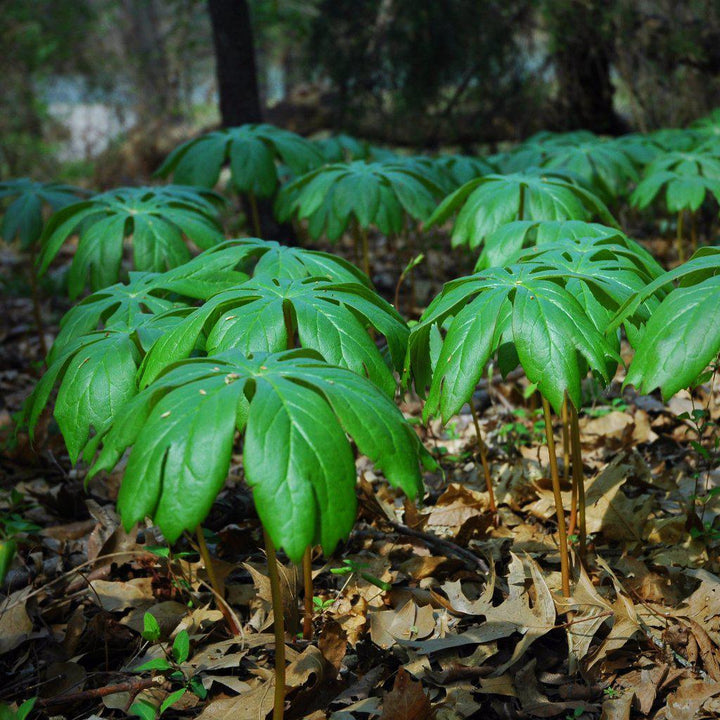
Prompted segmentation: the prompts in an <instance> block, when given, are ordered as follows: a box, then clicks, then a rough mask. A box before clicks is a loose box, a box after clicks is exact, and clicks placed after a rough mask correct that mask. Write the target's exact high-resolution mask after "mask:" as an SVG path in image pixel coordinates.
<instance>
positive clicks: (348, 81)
mask: <svg viewBox="0 0 720 720" xmlns="http://www.w3.org/2000/svg"><path fill="white" fill-rule="evenodd" d="M532 6H533V3H532V1H531V0H511V1H510V2H506V3H495V2H485V3H478V2H475V0H445V1H443V2H438V0H394V1H389V0H359V1H357V0H321V2H320V5H319V12H318V14H317V16H316V17H315V20H314V22H313V25H312V32H311V41H310V60H311V62H312V63H313V64H314V65H316V66H317V68H318V70H319V71H321V72H322V73H323V74H325V75H326V76H327V77H328V78H329V80H330V82H331V83H332V85H333V87H334V89H335V90H336V91H337V93H338V99H337V102H338V105H339V108H338V109H339V114H340V117H341V119H342V121H343V122H344V123H347V124H349V125H350V126H352V124H353V122H357V121H358V120H360V119H363V118H365V117H367V115H368V114H371V113H376V114H379V115H380V116H381V117H383V118H385V119H386V120H393V119H397V118H398V117H402V116H412V117H415V118H417V117H418V115H421V114H422V115H425V117H426V118H427V119H429V120H430V122H431V128H432V129H434V130H435V132H437V131H438V130H439V126H442V125H443V124H445V123H448V122H451V121H452V119H453V112H454V110H455V109H456V108H457V107H458V105H465V106H467V105H468V104H473V109H474V110H475V112H476V117H475V122H476V127H477V128H480V127H482V126H483V123H492V121H493V119H494V118H495V117H497V115H498V114H501V113H502V111H503V109H505V108H506V107H507V106H508V103H512V102H513V100H515V99H516V98H517V97H518V95H522V94H523V93H524V92H525V90H526V86H527V84H528V83H529V81H530V79H531V76H530V74H529V72H528V70H529V67H528V66H529V63H528V59H529V58H528V54H527V52H526V49H523V48H522V39H523V35H522V33H521V32H519V31H520V30H521V28H522V27H525V25H526V22H527V21H528V19H529V17H530V15H531V12H530V11H531V9H532Z"/></svg>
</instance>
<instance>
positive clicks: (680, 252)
mask: <svg viewBox="0 0 720 720" xmlns="http://www.w3.org/2000/svg"><path fill="white" fill-rule="evenodd" d="M682 234H683V211H682V210H681V211H680V212H679V213H678V219H677V233H676V235H675V250H676V251H677V256H678V260H679V261H680V262H681V263H684V262H685V248H684V247H683V241H682Z"/></svg>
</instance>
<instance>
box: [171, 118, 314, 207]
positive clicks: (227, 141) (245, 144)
mask: <svg viewBox="0 0 720 720" xmlns="http://www.w3.org/2000/svg"><path fill="white" fill-rule="evenodd" d="M323 161H324V160H323V157H322V155H321V153H320V152H319V151H318V149H317V148H316V147H315V146H314V145H313V143H311V142H310V141H309V140H305V139H304V138H302V137H300V136H299V135H296V134H295V133H292V132H289V131H288V130H282V129H280V128H277V127H274V126H272V125H267V124H264V123H261V124H248V125H240V126H239V127H231V128H225V129H223V130H216V131H214V132H211V133H208V134H207V135H203V136H202V137H200V138H196V139H195V140H190V141H189V142H186V143H184V144H183V145H181V146H180V147H178V148H176V149H175V150H174V151H173V152H172V153H171V154H170V155H169V156H168V157H167V159H166V160H165V162H164V163H163V164H162V165H161V166H160V168H159V169H158V171H157V174H158V175H160V176H162V177H166V176H168V175H171V174H172V175H173V177H174V179H175V181H176V182H179V183H187V184H190V185H202V186H204V187H209V188H211V187H214V186H215V185H216V183H217V181H218V177H219V176H220V170H221V169H222V167H223V166H224V165H226V164H229V166H230V172H231V177H232V183H233V185H234V186H235V187H236V188H237V189H238V190H239V191H240V192H243V193H253V194H254V195H257V196H258V197H270V196H271V195H273V193H274V192H275V190H276V188H277V186H278V182H279V181H278V163H279V162H282V163H284V164H285V165H287V166H288V167H289V168H290V170H291V171H292V172H293V173H294V174H296V175H297V174H302V173H304V172H307V171H308V170H310V169H312V168H314V167H317V166H319V165H322V163H323Z"/></svg>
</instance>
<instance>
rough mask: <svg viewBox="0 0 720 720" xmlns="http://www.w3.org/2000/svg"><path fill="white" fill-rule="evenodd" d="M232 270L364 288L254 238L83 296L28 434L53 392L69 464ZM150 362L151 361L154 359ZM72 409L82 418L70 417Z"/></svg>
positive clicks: (64, 326)
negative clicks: (167, 337) (169, 335)
mask: <svg viewBox="0 0 720 720" xmlns="http://www.w3.org/2000/svg"><path fill="white" fill-rule="evenodd" d="M239 268H246V269H247V270H248V272H252V273H254V276H255V278H256V279H260V278H262V277H273V276H277V277H280V278H282V279H283V280H285V281H287V280H289V279H293V278H305V277H309V276H311V275H312V276H314V277H316V278H318V277H324V278H326V279H327V280H328V281H335V282H336V283H341V284H342V283H354V284H358V285H359V286H360V287H363V288H367V287H368V285H369V281H368V280H367V278H366V277H365V276H364V275H363V274H362V273H361V272H360V271H359V270H357V268H355V267H354V266H352V265H351V264H350V263H348V262H346V261H345V260H343V259H342V258H335V257H334V256H332V255H328V254H326V253H319V252H315V251H311V250H302V249H300V248H289V247H285V246H282V245H279V244H278V243H276V242H265V241H263V240H258V239H255V238H247V239H242V240H230V241H227V242H226V243H223V244H222V245H217V246H215V247H213V248H211V249H210V250H207V251H205V252H204V253H201V254H200V255H198V256H197V257H196V258H194V259H193V260H191V261H190V262H188V263H185V264H184V265H180V266H179V267H177V268H174V269H172V270H169V271H166V272H164V273H132V272H131V273H130V281H129V283H127V284H123V283H118V284H116V285H113V286H111V287H109V288H105V289H103V290H99V291H97V292H95V293H93V294H91V295H89V296H88V297H87V298H85V299H84V300H83V301H82V302H80V303H78V304H77V305H76V306H75V307H74V308H72V309H71V310H70V311H69V312H68V313H66V315H65V317H63V319H62V321H61V323H60V332H59V333H58V336H57V338H56V339H55V342H54V344H53V346H52V348H51V350H50V353H49V354H48V371H47V372H46V373H45V375H44V376H43V378H42V379H41V381H40V382H39V383H38V385H37V387H36V388H35V390H34V391H33V393H32V395H31V396H30V398H28V400H27V401H26V403H25V406H24V408H23V413H22V418H23V420H24V422H27V423H28V425H29V427H30V431H31V434H32V431H33V428H34V426H35V424H36V423H37V420H38V418H39V417H40V413H41V412H42V411H43V409H44V408H45V406H46V405H47V403H48V401H49V399H50V395H51V393H52V389H53V387H54V386H55V385H59V393H58V399H57V401H56V403H55V411H54V414H55V418H56V420H57V421H58V424H59V426H60V429H61V432H62V433H63V436H64V438H65V442H66V445H67V447H68V450H69V452H70V458H71V461H72V462H73V463H75V462H76V461H77V459H78V458H79V457H80V455H81V454H82V453H83V452H84V450H85V448H86V447H87V445H88V442H89V440H90V438H91V436H92V434H93V432H97V431H99V430H100V429H101V428H102V427H103V426H104V425H105V424H106V423H107V422H108V421H109V419H110V417H111V416H112V415H113V413H115V412H117V411H118V410H119V408H120V407H121V406H122V405H123V404H124V403H125V402H127V401H128V400H129V399H130V398H131V397H134V396H135V395H136V394H137V392H138V371H139V368H140V366H141V364H142V362H143V359H144V358H145V355H146V354H147V352H148V351H149V350H150V348H151V347H152V346H153V344H154V343H155V342H156V341H161V340H162V338H163V336H164V331H166V330H167V331H169V332H170V331H171V330H172V327H174V326H175V325H177V324H179V323H181V322H182V321H183V320H184V318H185V317H187V316H188V315H189V314H190V313H192V312H193V310H194V308H193V307H192V303H193V301H195V300H203V301H204V300H209V299H210V298H211V297H213V296H215V295H217V294H218V293H222V292H224V291H227V290H229V289H230V288H233V287H237V286H238V285H240V284H241V283H243V282H244V281H246V280H247V279H248V273H246V272H243V271H242V270H240V269H239ZM361 292H362V291H361ZM371 302H372V301H371ZM353 319H355V318H353ZM356 322H357V321H356ZM184 332H185V333H186V332H187V330H185V331H184ZM405 332H406V331H405ZM362 340H363V338H362V337H361V338H360V341H362ZM281 349H284V347H283V348H281ZM398 354H399V351H398V350H396V355H398ZM154 357H159V353H158V352H157V351H156V353H155V356H154ZM78 407H84V408H85V409H86V411H85V412H82V413H78V412H77V408H78ZM91 452H92V451H91Z"/></svg>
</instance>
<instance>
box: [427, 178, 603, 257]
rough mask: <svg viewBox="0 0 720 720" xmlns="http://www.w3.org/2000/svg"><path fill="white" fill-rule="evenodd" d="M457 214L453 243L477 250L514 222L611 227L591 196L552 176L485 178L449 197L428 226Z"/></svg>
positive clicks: (438, 208) (596, 201) (598, 200)
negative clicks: (570, 222) (589, 223)
mask: <svg viewBox="0 0 720 720" xmlns="http://www.w3.org/2000/svg"><path fill="white" fill-rule="evenodd" d="M455 213H458V217H457V220H456V221H455V226H454V228H453V233H452V242H453V245H469V246H470V247H478V246H480V245H481V244H482V243H483V242H484V241H485V239H486V237H487V236H488V235H489V234H490V233H492V232H493V231H494V230H497V229H498V228H499V227H500V226H502V225H504V224H506V223H509V222H512V221H514V220H591V219H592V218H593V217H597V218H599V219H600V220H601V221H602V222H603V223H605V224H607V225H612V226H616V225H617V223H616V222H615V220H614V219H613V217H612V215H611V214H610V211H609V210H608V209H607V208H606V207H605V205H604V204H603V202H602V201H601V200H600V199H599V198H598V197H596V196H595V195H593V194H592V193H591V192H589V191H587V190H585V189H583V188H582V187H580V186H579V185H575V184H573V183H572V182H570V181H569V180H567V179H565V177H563V176H561V175H557V174H555V173H553V172H544V173H541V172H540V171H533V172H532V173H529V172H528V173H525V174H514V175H486V176H484V177H482V178H479V179H477V180H472V181H470V182H469V183H467V184H466V185H463V186H462V187H461V188H459V189H458V190H456V191H455V192H454V193H453V194H452V195H449V196H448V197H447V198H445V200H443V201H442V203H441V204H440V205H439V206H438V207H437V209H436V210H435V212H434V213H433V214H432V216H431V217H430V219H429V220H428V222H427V223H426V225H427V226H431V225H435V224H438V223H443V222H445V221H446V220H448V219H449V218H450V217H451V216H452V215H453V214H455Z"/></svg>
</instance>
